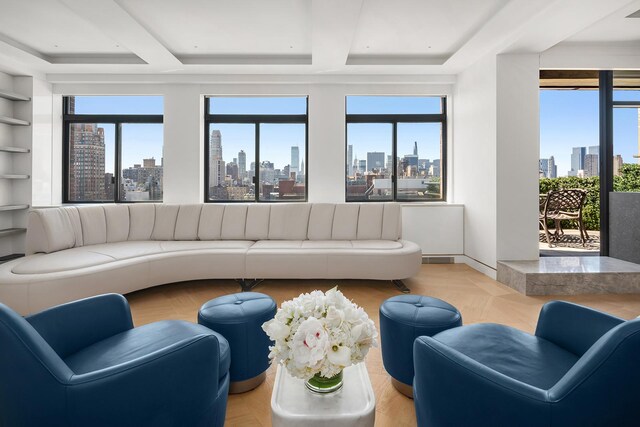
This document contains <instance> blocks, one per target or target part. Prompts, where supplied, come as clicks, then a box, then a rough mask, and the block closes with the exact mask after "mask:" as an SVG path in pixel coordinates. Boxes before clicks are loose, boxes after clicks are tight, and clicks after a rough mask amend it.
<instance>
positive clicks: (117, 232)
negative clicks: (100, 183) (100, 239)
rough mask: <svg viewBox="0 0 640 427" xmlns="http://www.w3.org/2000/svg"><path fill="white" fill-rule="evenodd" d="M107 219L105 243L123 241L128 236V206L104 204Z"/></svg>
mask: <svg viewBox="0 0 640 427" xmlns="http://www.w3.org/2000/svg"><path fill="white" fill-rule="evenodd" d="M103 208H104V216H105V219H106V221H107V243H111V242H123V241H125V240H127V238H128V237H129V207H127V205H104V206H103Z"/></svg>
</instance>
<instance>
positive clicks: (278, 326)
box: [262, 319, 291, 341]
mask: <svg viewBox="0 0 640 427" xmlns="http://www.w3.org/2000/svg"><path fill="white" fill-rule="evenodd" d="M262 329H263V330H264V331H265V332H266V333H267V335H269V338H271V340H273V341H278V340H283V339H285V338H287V337H288V336H289V334H290V333H291V328H289V326H287V325H286V324H284V323H282V322H279V321H277V320H276V319H271V320H269V321H268V322H266V323H265V324H264V325H262Z"/></svg>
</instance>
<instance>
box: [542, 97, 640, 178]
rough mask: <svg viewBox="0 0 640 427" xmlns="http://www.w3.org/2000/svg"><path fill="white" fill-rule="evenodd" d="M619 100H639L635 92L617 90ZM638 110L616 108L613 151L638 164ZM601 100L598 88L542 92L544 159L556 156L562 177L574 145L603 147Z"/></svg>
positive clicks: (566, 174)
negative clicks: (601, 145) (600, 115)
mask: <svg viewBox="0 0 640 427" xmlns="http://www.w3.org/2000/svg"><path fill="white" fill-rule="evenodd" d="M614 98H615V99H618V100H624V99H628V100H631V99H635V100H638V93H637V92H635V93H634V92H633V91H621V90H616V91H614ZM638 115H639V113H638V109H635V108H614V129H613V134H614V140H613V152H614V157H615V156H616V155H620V156H622V158H623V160H624V162H625V163H636V162H637V159H635V158H634V157H633V156H634V155H638V154H639V153H638V142H639V139H638V127H639V120H638ZM599 132H600V128H599V102H598V91H597V90H572V91H568V90H541V91H540V159H548V158H549V157H551V156H553V157H554V159H555V163H556V165H557V167H558V176H568V174H569V171H570V170H571V154H572V150H573V148H574V147H594V146H595V147H597V146H599V136H600V133H599Z"/></svg>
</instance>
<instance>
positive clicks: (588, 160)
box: [584, 154, 600, 176]
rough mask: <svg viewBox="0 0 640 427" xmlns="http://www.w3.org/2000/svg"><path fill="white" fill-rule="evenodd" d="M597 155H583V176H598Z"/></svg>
mask: <svg viewBox="0 0 640 427" xmlns="http://www.w3.org/2000/svg"><path fill="white" fill-rule="evenodd" d="M598 157H599V156H598V155H597V154H585V156H584V176H598V175H599V174H598V172H599V168H600V165H599V161H598Z"/></svg>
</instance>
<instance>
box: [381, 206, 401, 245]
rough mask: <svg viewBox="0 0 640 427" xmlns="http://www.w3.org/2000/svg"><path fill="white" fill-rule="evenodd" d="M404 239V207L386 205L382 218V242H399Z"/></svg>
mask: <svg viewBox="0 0 640 427" xmlns="http://www.w3.org/2000/svg"><path fill="white" fill-rule="evenodd" d="M401 237H402V207H401V206H400V204H399V203H385V204H384V214H383V216H382V234H381V235H380V238H381V239H382V240H398V239H400V238H401Z"/></svg>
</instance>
